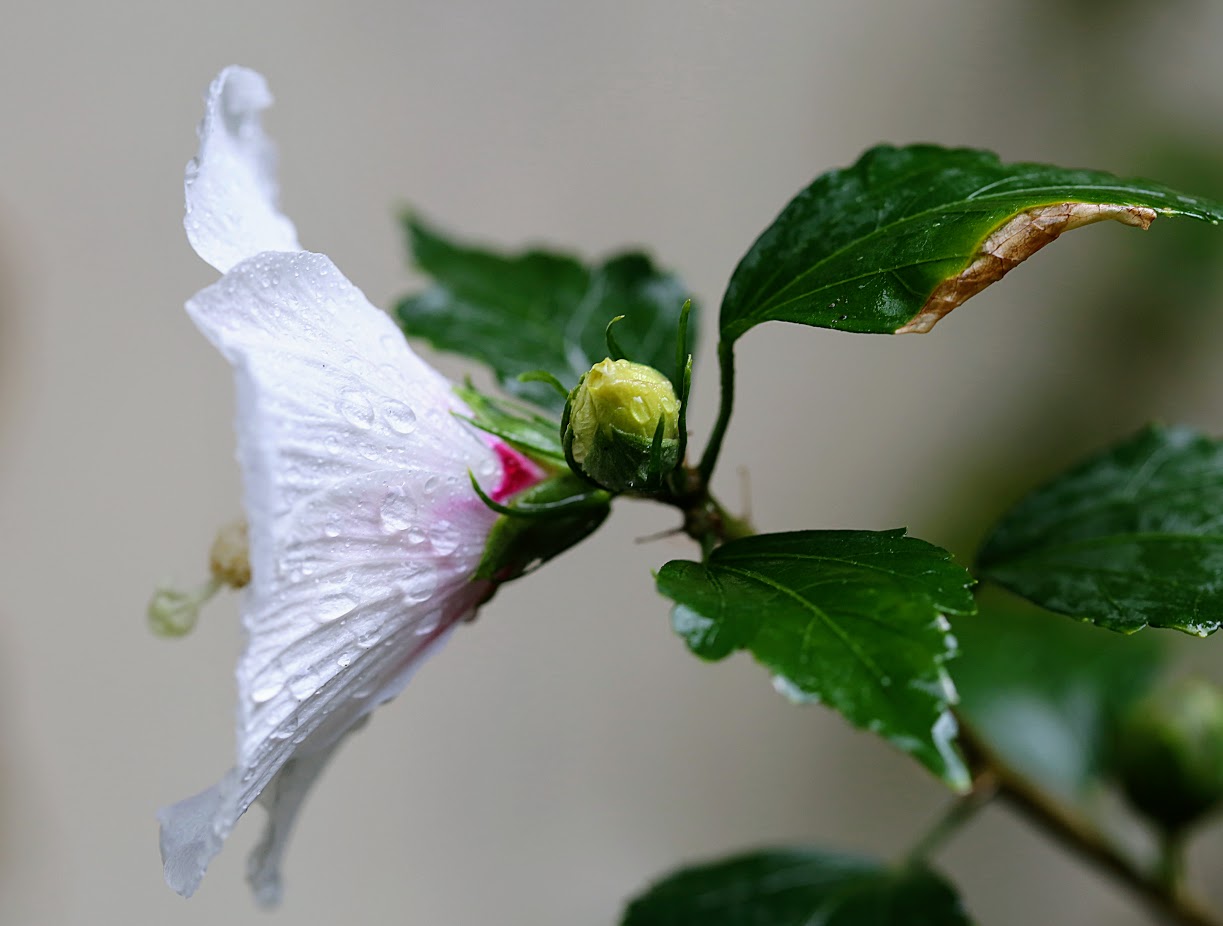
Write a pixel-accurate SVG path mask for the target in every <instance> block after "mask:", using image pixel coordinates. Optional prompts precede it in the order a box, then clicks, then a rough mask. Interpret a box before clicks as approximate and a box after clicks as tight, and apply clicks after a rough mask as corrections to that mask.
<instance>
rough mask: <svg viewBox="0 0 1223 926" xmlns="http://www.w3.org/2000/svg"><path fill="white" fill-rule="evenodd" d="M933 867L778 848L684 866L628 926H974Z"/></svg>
mask: <svg viewBox="0 0 1223 926" xmlns="http://www.w3.org/2000/svg"><path fill="white" fill-rule="evenodd" d="M970 922H971V921H970V920H969V918H968V916H967V914H966V913H965V912H964V909H963V906H962V905H961V903H960V899H959V897H957V896H956V892H955V890H954V889H953V888H952V887H951V886H950V885H949V884H948V883H947V882H946V881H944V880H943V879H942V878H941V877H940V876H939V875H937V874H935V873H934V872H932V871H930V870H929V869H927V868H921V867H910V868H896V869H893V868H888V867H886V866H884V865H882V864H881V863H879V862H876V861H874V860H871V859H864V858H858V857H855V856H849V855H839V854H836V853H832V852H825V851H821V850H818V849H774V850H766V851H762V852H753V853H750V854H747V855H740V856H737V857H734V858H729V859H725V860H722V861H718V862H712V863H708V864H704V865H696V866H693V867H691V868H686V869H683V870H682V871H679V872H677V873H675V874H673V875H671V876H669V877H667V878H665V879H663V880H662V881H659V882H658V883H657V884H655V885H653V886H652V887H650V888H649V889H648V890H647V891H646V892H645V893H644V894H642V895H641V896H640V897H638V898H636V899H635V900H633V901H632V902H631V903H630V904H629V907H628V910H627V911H626V912H625V914H624V918H623V919H622V920H621V926H814V924H819V926H968V924H969V923H970Z"/></svg>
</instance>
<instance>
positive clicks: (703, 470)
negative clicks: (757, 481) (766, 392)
mask: <svg viewBox="0 0 1223 926" xmlns="http://www.w3.org/2000/svg"><path fill="white" fill-rule="evenodd" d="M718 369H719V371H720V372H721V383H722V391H721V397H720V399H719V401H718V420H717V421H716V422H714V426H713V433H711V434H710V435H709V443H708V444H706V445H705V453H704V454H702V456H701V462H700V465H699V466H698V467H697V472H698V473H699V474H700V480H701V482H702V483H704V484H707V483H708V482H709V478H710V477H711V476H712V475H713V468H714V467H715V466H716V465H717V463H718V454H720V453H721V452H722V438H724V437H725V436H726V426H727V425H728V424H730V413H731V411H732V410H733V408H734V404H735V344H734V342H733V341H721V342H720V343H719V344H718Z"/></svg>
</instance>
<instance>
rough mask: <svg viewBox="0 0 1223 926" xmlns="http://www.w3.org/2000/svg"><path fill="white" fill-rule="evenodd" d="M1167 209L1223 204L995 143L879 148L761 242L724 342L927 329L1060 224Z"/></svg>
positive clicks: (737, 293) (732, 293)
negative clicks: (787, 331)
mask: <svg viewBox="0 0 1223 926" xmlns="http://www.w3.org/2000/svg"><path fill="white" fill-rule="evenodd" d="M1101 207H1116V208H1101ZM1159 215H1181V216H1188V217H1190V218H1196V219H1202V220H1206V221H1209V222H1212V223H1214V224H1218V222H1219V221H1220V220H1223V204H1219V203H1215V202H1211V201H1209V200H1205V199H1200V198H1197V197H1192V196H1185V195H1182V194H1180V193H1177V192H1176V191H1174V190H1171V189H1169V188H1167V187H1164V186H1161V185H1159V184H1156V183H1152V182H1150V181H1146V180H1124V179H1121V178H1119V177H1115V176H1113V175H1112V174H1108V173H1104V172H1102V171H1090V170H1066V169H1064V168H1060V167H1053V166H1050V165H1046V164H1003V163H1002V162H1001V161H1000V160H999V159H998V157H997V156H996V155H994V154H992V153H990V152H988V151H977V150H972V149H967V148H955V149H951V148H940V147H937V146H934V145H913V146H910V147H905V148H893V147H887V146H882V147H878V148H873V149H871V150H870V151H867V152H866V153H865V154H864V155H863V156H862V157H861V159H860V160H859V161H858V162H857V163H856V164H854V165H853V166H851V167H846V168H843V169H840V170H833V171H829V172H828V173H826V174H823V175H821V176H820V177H817V178H816V180H815V181H814V182H813V183H812V184H811V185H810V186H809V187H807V188H806V189H805V190H803V191H802V192H801V193H799V194H798V195H797V196H796V197H795V198H794V199H793V200H791V201H790V203H789V204H788V205H787V206H786V207H785V209H783V210H782V212H781V214H780V215H778V216H777V218H776V219H775V220H774V221H773V224H772V225H770V226H769V227H768V228H767V229H766V230H765V231H764V233H763V234H761V236H760V237H759V238H758V239H757V240H756V242H755V243H754V244H753V245H752V247H751V249H750V250H749V251H748V252H747V254H746V255H745V256H744V257H743V259H742V260H741V261H740V263H739V266H738V267H737V268H736V269H735V272H734V275H733V276H732V277H731V280H730V284H729V285H728V287H727V290H726V295H725V297H724V299H723V302H722V314H721V329H722V337H723V339H724V340H726V341H733V340H735V339H736V338H738V337H739V336H741V335H742V334H743V333H744V332H745V331H747V330H749V329H750V328H752V327H753V326H755V325H758V324H760V323H761V322H764V321H770V320H779V321H789V322H798V323H800V324H804V325H815V326H818V327H822V328H835V329H838V330H842V331H858V332H873V333H892V332H897V331H902V330H906V329H907V330H912V331H925V330H928V329H929V328H930V327H931V326H933V324H934V323H935V322H936V321H937V320H938V319H939V318H940V317H942V315H944V314H946V313H947V312H949V311H951V309H953V308H954V307H955V306H956V305H959V304H960V303H961V302H963V301H964V300H965V299H967V298H969V297H970V296H972V295H974V294H975V293H976V292H979V291H980V290H982V289H984V288H985V287H986V286H988V285H989V284H990V283H992V282H994V281H995V280H997V279H999V278H1000V277H1001V276H1002V275H1003V274H1004V273H1006V272H1007V271H1008V270H1010V269H1011V268H1013V267H1014V266H1015V265H1016V264H1018V263H1019V262H1021V261H1023V260H1024V259H1025V258H1027V257H1028V256H1029V255H1030V254H1032V253H1034V252H1035V251H1036V250H1038V249H1039V248H1041V247H1043V246H1044V245H1045V244H1048V243H1049V242H1050V241H1052V240H1054V239H1055V238H1056V237H1057V236H1058V235H1059V234H1061V233H1062V232H1064V231H1068V230H1070V229H1072V228H1077V227H1079V226H1081V225H1084V224H1089V223H1091V222H1096V221H1101V220H1103V219H1117V220H1119V221H1121V222H1123V223H1125V224H1128V225H1136V226H1139V227H1142V228H1145V227H1147V226H1148V225H1149V224H1150V223H1151V221H1152V220H1153V219H1154V218H1156V217H1157V216H1159Z"/></svg>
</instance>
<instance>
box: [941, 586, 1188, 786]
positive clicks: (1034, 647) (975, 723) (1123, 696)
mask: <svg viewBox="0 0 1223 926" xmlns="http://www.w3.org/2000/svg"><path fill="white" fill-rule="evenodd" d="M987 591H988V592H989V593H988V594H983V595H982V596H981V597H980V598H979V604H980V613H979V614H977V615H975V616H971V617H962V618H956V619H955V620H953V621H952V627H953V630H954V632H955V635H956V639H957V640H959V643H960V655H959V656H958V657H957V658H956V660H955V661H954V662H953V663H952V664H951V675H952V677H953V678H954V679H955V685H956V690H957V691H958V692H959V694H960V706H959V713H960V716H961V717H962V718H963V719H964V720H965V721H966V722H967V723H968V724H969V725H970V726H971V727H972V728H973V730H974V731H975V732H976V733H977V735H978V736H979V737H980V738H981V739H983V740H984V741H985V742H986V744H987V745H988V746H989V748H990V749H991V750H992V751H993V752H995V753H997V754H998V755H999V756H1000V757H1001V758H1002V759H1004V760H1005V761H1006V762H1007V764H1008V765H1010V766H1012V767H1013V768H1015V769H1018V770H1019V771H1020V772H1022V773H1023V774H1024V775H1026V776H1028V777H1031V778H1034V779H1036V780H1037V781H1039V782H1041V783H1042V784H1043V785H1045V786H1047V787H1050V788H1053V789H1055V790H1057V791H1059V792H1061V793H1063V794H1065V795H1067V796H1076V795H1078V794H1079V793H1081V792H1082V791H1083V790H1084V789H1085V788H1086V787H1087V785H1089V784H1091V783H1092V782H1094V781H1097V780H1099V779H1101V778H1105V777H1107V776H1108V774H1109V771H1110V768H1111V763H1110V761H1109V746H1110V741H1111V739H1112V731H1113V729H1114V726H1115V724H1116V721H1117V718H1118V717H1120V716H1121V714H1122V713H1123V712H1124V711H1125V710H1126V708H1127V707H1128V706H1129V705H1130V704H1131V703H1132V702H1133V701H1134V700H1135V699H1136V698H1139V697H1141V696H1142V695H1143V694H1144V693H1145V692H1146V691H1147V690H1148V689H1149V688H1150V685H1151V683H1152V682H1153V681H1154V679H1155V677H1156V676H1157V675H1158V673H1159V672H1160V670H1161V668H1162V667H1163V662H1164V647H1163V646H1162V643H1163V640H1162V639H1161V638H1160V637H1156V636H1154V635H1153V634H1142V635H1140V636H1136V637H1125V636H1119V635H1117V634H1111V633H1107V632H1105V631H1103V630H1100V629H1099V628H1096V627H1092V626H1090V625H1088V624H1080V623H1076V622H1074V621H1068V620H1065V619H1064V618H1061V617H1058V616H1057V615H1054V614H1050V613H1049V612H1048V611H1042V610H1040V609H1039V608H1036V607H1033V606H1032V605H1029V604H1025V603H1024V602H1022V601H1020V600H1019V599H1015V598H1011V597H1009V596H1005V595H1003V594H1002V593H1000V592H997V591H996V590H987Z"/></svg>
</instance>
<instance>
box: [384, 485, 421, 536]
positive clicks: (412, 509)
mask: <svg viewBox="0 0 1223 926" xmlns="http://www.w3.org/2000/svg"><path fill="white" fill-rule="evenodd" d="M379 515H380V517H381V518H382V527H383V529H384V530H385V531H386V532H387V533H390V534H397V533H399V532H400V531H404V530H407V529H408V527H409V526H410V525H411V524H412V522H413V521H415V520H416V505H415V504H414V503H413V501H412V500H411V499H410V498H408V496H407V493H406V492H404V490H403V487H402V486H392V487H391V488H390V489H388V490H387V493H386V497H385V498H383V499H382V505H381V507H380V508H379Z"/></svg>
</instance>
